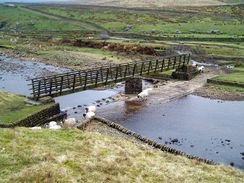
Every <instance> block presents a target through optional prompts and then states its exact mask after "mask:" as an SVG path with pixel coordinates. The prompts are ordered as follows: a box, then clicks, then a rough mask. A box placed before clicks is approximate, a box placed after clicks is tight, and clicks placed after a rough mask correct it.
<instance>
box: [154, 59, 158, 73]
mask: <svg viewBox="0 0 244 183" xmlns="http://www.w3.org/2000/svg"><path fill="white" fill-rule="evenodd" d="M157 69H158V59H157V60H156V65H155V70H154V72H157Z"/></svg>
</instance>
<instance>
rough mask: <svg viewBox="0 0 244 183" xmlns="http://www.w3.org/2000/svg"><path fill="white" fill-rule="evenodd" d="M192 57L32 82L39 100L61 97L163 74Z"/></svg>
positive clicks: (124, 65)
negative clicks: (152, 74)
mask: <svg viewBox="0 0 244 183" xmlns="http://www.w3.org/2000/svg"><path fill="white" fill-rule="evenodd" d="M189 61H190V55H188V54H182V55H177V56H172V57H163V58H162V59H160V60H159V59H158V60H155V61H141V62H130V63H126V64H118V65H114V66H107V67H101V68H95V69H91V70H81V71H73V72H68V73H63V74H57V75H52V76H48V77H39V78H34V79H32V80H31V81H32V84H31V85H32V89H31V90H32V95H33V98H34V99H36V100H38V99H39V98H40V97H45V96H58V95H63V94H67V93H71V92H76V91H80V90H86V89H89V88H95V87H98V86H101V85H107V84H109V83H112V82H114V83H116V82H119V81H123V80H126V79H127V78H130V77H134V76H139V75H144V74H150V73H156V72H163V71H165V70H169V69H175V68H178V67H180V66H182V65H185V64H188V63H189Z"/></svg>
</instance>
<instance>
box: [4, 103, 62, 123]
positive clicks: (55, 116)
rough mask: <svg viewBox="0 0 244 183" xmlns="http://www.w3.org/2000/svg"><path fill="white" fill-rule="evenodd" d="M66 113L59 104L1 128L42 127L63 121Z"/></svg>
mask: <svg viewBox="0 0 244 183" xmlns="http://www.w3.org/2000/svg"><path fill="white" fill-rule="evenodd" d="M65 117H66V113H62V112H61V111H60V106H59V104H53V105H51V106H50V107H48V108H45V109H43V110H41V111H38V112H36V113H34V114H31V115H29V116H27V117H26V118H24V119H21V120H19V121H16V122H14V123H10V124H0V128H13V127H16V126H24V127H33V126H40V125H43V124H45V123H47V122H50V121H53V120H62V119H64V118H65Z"/></svg>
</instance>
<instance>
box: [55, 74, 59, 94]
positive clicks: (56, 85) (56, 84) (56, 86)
mask: <svg viewBox="0 0 244 183" xmlns="http://www.w3.org/2000/svg"><path fill="white" fill-rule="evenodd" d="M55 88H56V91H58V83H57V77H56V76H55Z"/></svg>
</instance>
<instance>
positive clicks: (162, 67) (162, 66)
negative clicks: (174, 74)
mask: <svg viewBox="0 0 244 183" xmlns="http://www.w3.org/2000/svg"><path fill="white" fill-rule="evenodd" d="M164 65H165V63H164V59H163V61H162V65H161V72H163V70H164Z"/></svg>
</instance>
